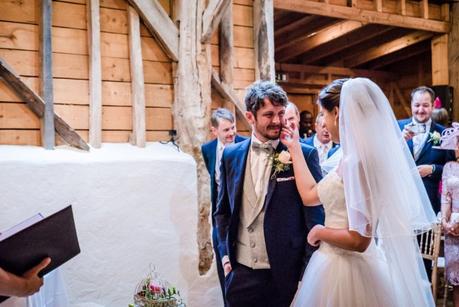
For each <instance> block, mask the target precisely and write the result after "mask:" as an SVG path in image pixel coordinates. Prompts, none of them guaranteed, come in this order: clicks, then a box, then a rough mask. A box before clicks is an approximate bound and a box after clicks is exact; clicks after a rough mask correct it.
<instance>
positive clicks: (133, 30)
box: [128, 6, 146, 147]
mask: <svg viewBox="0 0 459 307" xmlns="http://www.w3.org/2000/svg"><path fill="white" fill-rule="evenodd" d="M128 21H129V58H130V67H131V92H132V138H131V141H132V142H133V144H135V145H137V146H139V147H145V134H146V132H145V90H144V80H143V63H142V46H141V43H140V21H139V14H137V11H136V10H135V9H134V8H133V7H132V6H129V7H128Z"/></svg>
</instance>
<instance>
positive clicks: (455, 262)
mask: <svg viewBox="0 0 459 307" xmlns="http://www.w3.org/2000/svg"><path fill="white" fill-rule="evenodd" d="M458 138H459V123H453V127H452V128H448V129H446V130H445V131H444V132H443V135H442V143H441V148H442V149H449V150H455V153H456V161H450V162H448V163H446V164H445V166H444V167H443V190H442V195H441V216H442V219H441V224H442V227H443V231H444V233H445V269H446V274H445V278H446V280H447V281H448V283H449V284H450V285H452V286H453V289H454V290H453V293H454V294H453V295H454V305H455V306H456V307H459V162H458V159H459V146H458V145H459V144H458Z"/></svg>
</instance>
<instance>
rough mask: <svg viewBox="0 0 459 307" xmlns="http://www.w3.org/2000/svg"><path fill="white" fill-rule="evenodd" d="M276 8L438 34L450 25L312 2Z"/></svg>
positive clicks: (277, 1) (281, 2)
mask: <svg viewBox="0 0 459 307" xmlns="http://www.w3.org/2000/svg"><path fill="white" fill-rule="evenodd" d="M274 7H275V8H277V9H282V10H288V11H294V12H300V13H305V14H314V15H320V16H328V17H334V18H341V19H348V20H356V21H360V22H365V23H377V24H384V25H388V26H394V27H403V28H411V29H416V30H425V31H432V32H438V33H447V32H448V31H449V23H448V22H444V21H438V20H430V19H424V18H419V17H410V16H403V15H399V14H390V13H384V12H377V11H373V10H365V9H359V8H355V7H345V6H341V5H334V4H325V3H321V2H315V1H311V0H289V1H285V0H274Z"/></svg>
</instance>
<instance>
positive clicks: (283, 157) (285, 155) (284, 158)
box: [277, 150, 292, 164]
mask: <svg viewBox="0 0 459 307" xmlns="http://www.w3.org/2000/svg"><path fill="white" fill-rule="evenodd" d="M277 159H278V160H279V161H280V162H281V163H283V164H290V163H292V161H291V157H290V153H289V152H288V151H285V150H283V151H282V152H281V153H280V154H279V156H278V157H277Z"/></svg>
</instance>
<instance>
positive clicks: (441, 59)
mask: <svg viewBox="0 0 459 307" xmlns="http://www.w3.org/2000/svg"><path fill="white" fill-rule="evenodd" d="M431 48H432V85H448V84H449V72H448V70H449V67H448V34H443V35H440V36H436V37H434V38H433V39H432V42H431Z"/></svg>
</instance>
